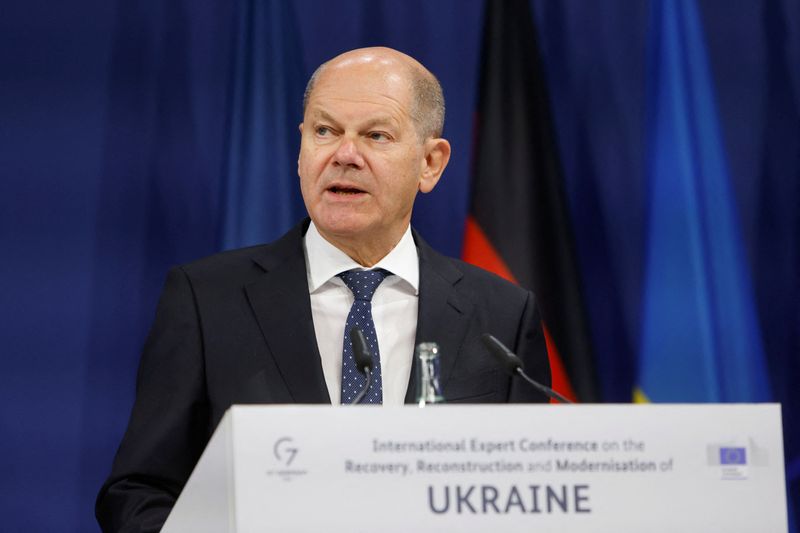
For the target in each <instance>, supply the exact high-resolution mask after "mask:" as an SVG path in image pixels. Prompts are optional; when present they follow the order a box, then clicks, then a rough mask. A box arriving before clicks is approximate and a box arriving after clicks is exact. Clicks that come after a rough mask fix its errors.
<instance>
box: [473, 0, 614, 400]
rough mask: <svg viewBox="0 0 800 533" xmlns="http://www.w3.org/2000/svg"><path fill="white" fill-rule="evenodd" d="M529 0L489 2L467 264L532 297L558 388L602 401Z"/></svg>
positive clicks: (567, 393)
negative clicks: (520, 287) (535, 302)
mask: <svg viewBox="0 0 800 533" xmlns="http://www.w3.org/2000/svg"><path fill="white" fill-rule="evenodd" d="M549 106H550V104H549V100H548V96H547V89H546V85H545V80H544V75H543V67H542V61H541V57H540V53H539V49H538V43H537V37H536V28H535V26H534V23H533V18H532V14H531V12H530V9H529V6H528V2H527V0H508V1H491V0H490V1H488V2H486V13H485V17H484V34H483V49H482V57H481V79H480V96H479V101H478V112H477V117H476V123H475V128H476V135H475V141H476V146H475V149H474V157H475V159H474V163H473V179H472V203H471V207H470V214H469V217H468V219H467V227H466V232H465V242H464V252H463V258H464V260H465V261H467V262H470V263H472V264H475V265H477V266H480V267H482V268H485V269H487V270H490V271H492V272H495V273H496V274H498V275H500V276H502V277H504V278H506V279H508V280H510V281H513V282H515V283H518V284H519V285H521V286H523V287H527V288H531V289H533V291H534V293H535V294H536V298H537V302H538V304H539V309H540V311H541V314H542V318H543V321H544V327H545V335H546V338H547V348H548V353H549V356H550V367H551V370H552V374H553V382H552V385H553V388H554V389H555V390H556V391H558V392H560V393H561V394H563V395H564V396H567V397H568V398H570V399H573V400H579V401H583V402H596V401H599V394H598V391H597V385H596V381H597V380H596V376H595V371H594V364H593V358H592V353H591V344H590V339H589V328H588V323H587V320H586V313H585V310H584V306H583V299H582V296H581V290H580V286H581V283H580V275H579V274H580V273H579V270H578V265H577V258H576V254H575V247H574V243H573V235H572V231H571V224H570V217H569V212H568V208H567V203H566V197H565V193H564V186H563V178H562V171H561V166H560V163H559V159H558V154H557V147H556V142H555V137H554V130H553V124H552V120H551V116H550V107H549Z"/></svg>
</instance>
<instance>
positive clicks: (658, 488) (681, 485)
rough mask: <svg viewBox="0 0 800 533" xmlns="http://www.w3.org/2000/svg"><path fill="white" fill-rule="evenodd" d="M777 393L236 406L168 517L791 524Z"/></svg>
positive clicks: (352, 525) (288, 523) (307, 525)
mask: <svg viewBox="0 0 800 533" xmlns="http://www.w3.org/2000/svg"><path fill="white" fill-rule="evenodd" d="M784 484H785V482H784V472H783V447H782V439H781V418H780V406H779V405H775V404H759V405H557V406H551V405H540V406H524V405H508V406H477V405H476V406H452V405H443V406H433V407H427V408H424V409H420V408H417V407H402V408H386V407H379V406H377V407H366V406H365V407H330V406H328V407H312V406H280V407H273V406H234V407H232V408H231V409H230V410H229V411H228V413H227V414H226V415H225V417H224V418H223V419H222V422H221V423H220V425H219V427H218V428H217V430H216V432H215V433H214V435H213V437H212V439H211V441H210V443H209V445H208V447H207V448H206V451H205V452H204V454H203V456H202V458H201V459H200V461H199V463H198V465H197V467H196V468H195V471H194V473H193V474H192V476H191V478H190V479H189V482H188V483H187V485H186V488H185V489H184V491H183V494H181V497H180V498H179V499H178V502H177V504H176V506H175V508H174V510H173V512H172V514H171V515H170V517H169V520H168V521H167V524H166V525H165V527H164V529H163V531H164V532H166V533H176V532H191V533H203V532H209V533H225V532H228V533H234V532H235V533H254V532H259V533H263V532H270V531H275V532H280V533H289V532H301V531H302V532H308V531H325V532H343V533H344V532H347V533H357V532H370V533H374V532H375V531H380V532H381V533H392V532H397V533H408V532H410V531H414V532H415V533H422V532H437V533H440V532H451V531H452V532H481V533H485V532H487V531H495V532H517V531H519V532H523V531H524V532H530V531H548V532H557V531H580V532H609V531H647V532H650V533H655V532H664V533H674V532H676V531H681V532H703V533H708V532H724V533H734V532H742V533H753V532H759V533H772V532H775V533H779V532H786V531H787V519H786V496H785V490H784Z"/></svg>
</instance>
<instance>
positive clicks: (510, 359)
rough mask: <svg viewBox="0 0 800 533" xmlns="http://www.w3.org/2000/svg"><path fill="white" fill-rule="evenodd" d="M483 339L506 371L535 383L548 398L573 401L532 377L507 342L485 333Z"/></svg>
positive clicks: (563, 401) (564, 401)
mask: <svg viewBox="0 0 800 533" xmlns="http://www.w3.org/2000/svg"><path fill="white" fill-rule="evenodd" d="M481 341H483V344H484V346H486V348H487V349H488V350H489V352H490V353H491V354H492V355H494V357H495V359H497V360H498V361H499V362H500V364H501V365H503V368H505V370H506V372H508V373H509V374H511V375H512V376H522V377H523V378H524V379H525V381H527V382H528V383H530V384H531V385H533V386H534V387H535V388H536V390H538V391H539V392H541V393H542V394H544V395H545V396H547V397H548V398H551V399H554V400H558V401H559V402H561V403H572V402H571V401H569V400H567V399H566V398H564V397H563V396H562V395H560V394H559V393H557V392H556V391H554V390H553V389H551V388H550V387H545V386H544V385H542V384H541V383H539V382H537V381H535V380H533V379H531V378H530V377H529V376H528V375H527V374H526V373H525V370H523V365H522V359H520V358H519V357H517V355H516V354H515V353H514V352H512V351H511V350H509V349H508V348H506V346H505V344H503V343H502V342H500V341H499V340H497V339H496V338H495V337H494V336H492V335H490V334H488V333H484V334H483V335H481Z"/></svg>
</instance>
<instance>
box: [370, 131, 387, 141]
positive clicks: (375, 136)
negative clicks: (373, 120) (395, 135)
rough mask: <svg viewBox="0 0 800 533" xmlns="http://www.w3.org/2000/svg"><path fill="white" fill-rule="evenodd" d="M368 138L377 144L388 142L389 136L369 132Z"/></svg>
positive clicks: (377, 132)
mask: <svg viewBox="0 0 800 533" xmlns="http://www.w3.org/2000/svg"><path fill="white" fill-rule="evenodd" d="M368 137H369V138H370V139H372V140H373V141H378V142H383V141H388V140H389V136H388V135H386V134H385V133H382V132H380V131H373V132H370V134H369V135H368Z"/></svg>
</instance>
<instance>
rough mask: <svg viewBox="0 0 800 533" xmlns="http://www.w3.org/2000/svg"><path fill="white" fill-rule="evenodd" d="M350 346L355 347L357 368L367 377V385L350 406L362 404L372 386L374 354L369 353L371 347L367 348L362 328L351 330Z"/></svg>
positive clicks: (354, 353)
mask: <svg viewBox="0 0 800 533" xmlns="http://www.w3.org/2000/svg"><path fill="white" fill-rule="evenodd" d="M350 344H351V345H352V346H353V358H354V359H355V360H356V368H357V369H358V371H359V372H361V373H362V374H364V375H366V376H367V384H366V385H365V386H364V388H363V389H361V392H359V393H358V395H357V396H356V397H355V398H354V399H353V401H352V402H350V405H355V404H357V403H361V400H363V399H364V395H365V394H367V391H368V390H369V387H370V385H372V354H371V353H370V351H369V346H367V339H366V338H364V332H363V331H361V329H360V328H353V329H351V330H350Z"/></svg>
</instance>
